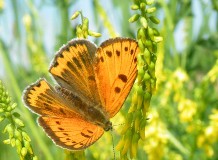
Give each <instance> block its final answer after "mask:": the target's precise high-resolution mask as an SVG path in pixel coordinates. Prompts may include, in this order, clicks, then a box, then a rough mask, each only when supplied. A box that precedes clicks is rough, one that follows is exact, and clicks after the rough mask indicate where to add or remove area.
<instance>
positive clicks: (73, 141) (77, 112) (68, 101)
mask: <svg viewBox="0 0 218 160" xmlns="http://www.w3.org/2000/svg"><path fill="white" fill-rule="evenodd" d="M138 53H139V48H138V44H137V42H136V41H135V40H133V39H129V38H114V39H109V40H107V41H105V42H103V43H102V44H101V45H100V47H97V46H96V45H95V44H93V43H91V42H90V41H88V40H85V39H76V40H75V39H74V40H71V41H70V42H69V43H68V44H67V45H65V46H63V47H62V48H61V49H60V50H59V51H58V52H57V54H56V56H55V58H54V60H53V61H52V64H51V66H50V68H49V72H50V73H51V75H52V76H53V78H54V79H55V81H56V82H57V85H56V86H55V87H52V86H51V85H50V84H49V83H48V82H47V81H46V80H45V79H43V78H40V79H39V80H38V81H37V82H35V83H33V84H31V85H30V86H29V87H27V88H26V90H25V91H24V94H23V101H24V103H25V104H26V106H27V107H28V108H29V109H31V110H32V111H34V112H35V113H37V114H38V115H39V118H38V123H39V125H40V126H42V127H43V129H44V131H45V132H46V133H47V135H48V136H49V137H50V138H51V139H52V140H53V141H54V142H55V143H56V144H57V145H59V146H61V147H64V148H67V149H70V150H81V149H85V148H87V147H88V146H90V145H91V144H93V143H94V142H96V141H97V140H98V139H99V138H100V137H101V136H102V135H103V133H104V131H108V130H111V129H112V123H111V121H110V118H112V117H114V116H115V115H116V113H117V112H118V111H119V110H120V108H121V107H122V105H123V103H124V101H125V99H126V97H127V95H128V94H129V92H130V90H131V88H132V85H133V83H134V81H135V78H136V75H137V59H136V57H137V54H138Z"/></svg>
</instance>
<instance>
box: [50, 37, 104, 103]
mask: <svg viewBox="0 0 218 160" xmlns="http://www.w3.org/2000/svg"><path fill="white" fill-rule="evenodd" d="M96 49H97V48H96V46H95V45H94V44H93V43H91V42H89V41H88V40H84V39H76V40H75V39H74V40H72V41H70V42H69V43H68V44H67V45H65V46H63V47H62V48H61V49H60V50H59V51H58V53H57V55H56V57H55V58H54V60H53V62H52V65H51V67H50V69H49V71H50V73H51V74H52V76H53V77H54V78H55V80H56V81H57V82H58V84H59V85H60V86H61V87H64V88H67V89H68V90H69V91H71V92H73V93H75V94H77V96H79V97H80V98H82V99H83V100H86V101H92V102H94V103H95V104H99V103H100V98H99V94H98V92H97V86H96V81H95V74H94V68H93V59H94V57H95V52H96Z"/></svg>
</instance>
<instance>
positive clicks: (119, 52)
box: [95, 38, 139, 117]
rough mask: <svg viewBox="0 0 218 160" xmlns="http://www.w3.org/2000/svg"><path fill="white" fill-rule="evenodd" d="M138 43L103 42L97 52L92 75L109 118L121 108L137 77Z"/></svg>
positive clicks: (116, 39)
mask: <svg viewBox="0 0 218 160" xmlns="http://www.w3.org/2000/svg"><path fill="white" fill-rule="evenodd" d="M138 53H139V48H138V43H137V42H136V41H135V40H133V39H129V38H115V39H109V40H107V41H105V42H103V43H102V44H101V45H100V47H99V48H98V49H97V58H96V64H95V76H96V81H97V85H98V89H99V95H100V96H101V101H102V103H103V104H104V106H105V108H106V111H107V112H108V113H109V116H110V117H113V116H114V115H115V114H116V113H117V112H118V111H119V110H120V108H121V107H122V105H123V103H124V101H125V99H126V97H127V95H128V94H129V92H130V90H131V88H132V86H133V83H134V81H135V79H136V76H137V58H136V56H137V54H138Z"/></svg>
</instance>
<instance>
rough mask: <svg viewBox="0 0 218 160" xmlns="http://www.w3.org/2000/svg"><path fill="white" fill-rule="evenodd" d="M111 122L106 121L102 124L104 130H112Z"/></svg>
mask: <svg viewBox="0 0 218 160" xmlns="http://www.w3.org/2000/svg"><path fill="white" fill-rule="evenodd" d="M112 128H113V127H112V123H111V121H107V122H106V123H105V126H104V130H105V131H109V130H112Z"/></svg>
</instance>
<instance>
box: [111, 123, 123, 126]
mask: <svg viewBox="0 0 218 160" xmlns="http://www.w3.org/2000/svg"><path fill="white" fill-rule="evenodd" d="M122 125H125V123H120V124H114V125H113V127H114V126H115V127H116V126H122Z"/></svg>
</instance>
